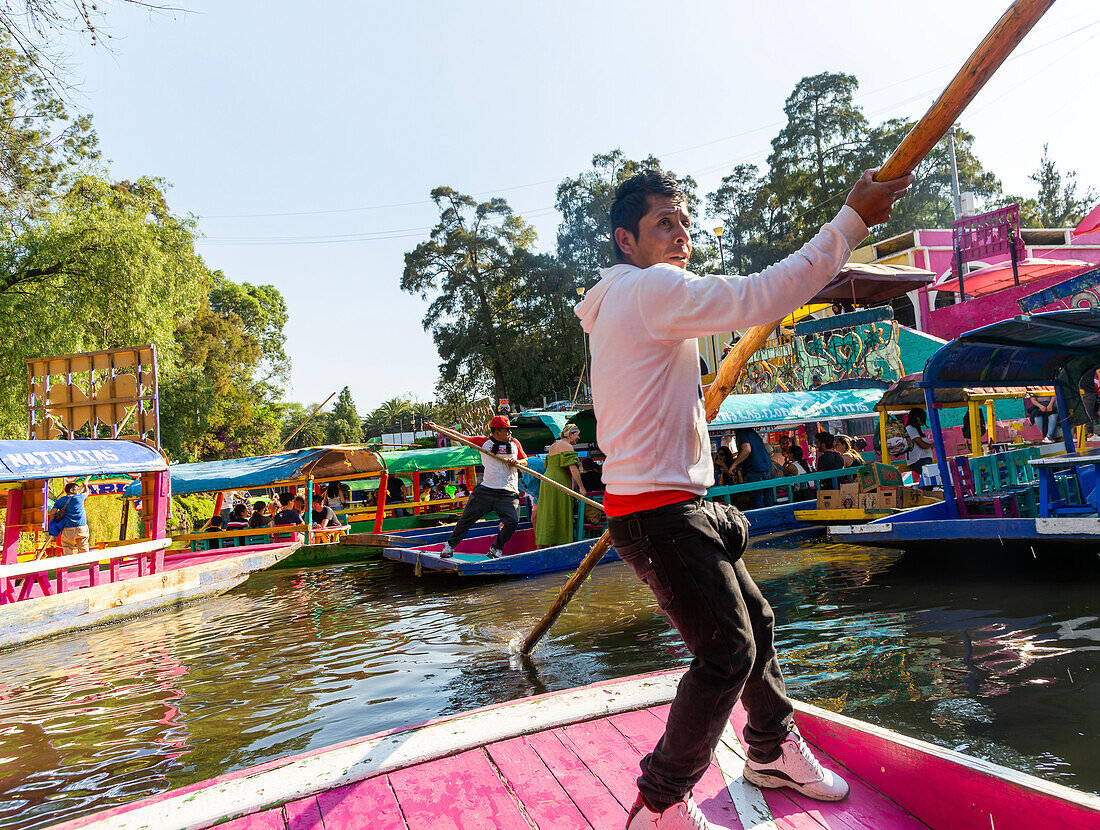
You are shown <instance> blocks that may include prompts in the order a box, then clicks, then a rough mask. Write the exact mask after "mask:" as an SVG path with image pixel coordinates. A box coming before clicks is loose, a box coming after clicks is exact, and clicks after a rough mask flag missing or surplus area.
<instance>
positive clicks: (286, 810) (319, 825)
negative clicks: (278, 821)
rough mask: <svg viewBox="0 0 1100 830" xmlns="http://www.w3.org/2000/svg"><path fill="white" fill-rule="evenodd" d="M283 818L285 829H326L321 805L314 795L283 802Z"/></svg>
mask: <svg viewBox="0 0 1100 830" xmlns="http://www.w3.org/2000/svg"><path fill="white" fill-rule="evenodd" d="M283 818H284V819H285V820H286V830H326V828H325V822H324V819H322V818H321V806H320V805H319V804H318V803H317V799H316V798H315V797H314V796H309V797H308V798H303V799H300V800H298V801H291V802H290V803H289V804H284V805H283ZM330 826H331V825H330Z"/></svg>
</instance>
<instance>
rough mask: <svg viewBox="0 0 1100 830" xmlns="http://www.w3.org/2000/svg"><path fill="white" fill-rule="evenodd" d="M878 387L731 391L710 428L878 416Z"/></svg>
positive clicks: (725, 428)
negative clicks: (876, 407)
mask: <svg viewBox="0 0 1100 830" xmlns="http://www.w3.org/2000/svg"><path fill="white" fill-rule="evenodd" d="M881 397H882V390H881V389H820V390H817V391H814V392H775V393H761V394H753V395H730V396H729V397H728V398H726V400H725V401H724V402H723V403H722V408H721V409H720V410H718V415H717V417H715V419H714V420H713V421H712V422H711V424H710V429H711V430H727V429H734V428H737V427H762V426H783V425H792V426H793V425H795V424H804V423H806V422H807V421H840V420H845V419H848V418H877V417H878V416H877V414H876V413H875V405H876V404H878V402H879V399H880V398H881Z"/></svg>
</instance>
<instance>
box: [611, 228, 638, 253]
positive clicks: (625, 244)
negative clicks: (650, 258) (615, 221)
mask: <svg viewBox="0 0 1100 830" xmlns="http://www.w3.org/2000/svg"><path fill="white" fill-rule="evenodd" d="M634 241H635V240H634V234H632V233H631V232H630V231H628V230H627V229H626V228H615V242H616V243H617V244H618V246H619V250H621V251H622V252H623V256H625V257H627V259H629V258H630V257H632V256H634Z"/></svg>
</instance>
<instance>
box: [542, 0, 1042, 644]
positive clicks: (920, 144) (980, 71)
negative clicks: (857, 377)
mask: <svg viewBox="0 0 1100 830" xmlns="http://www.w3.org/2000/svg"><path fill="white" fill-rule="evenodd" d="M1053 5H1054V0H1016V2H1015V3H1013V4H1012V5H1011V6H1009V7H1008V11H1006V12H1005V13H1004V14H1003V15H1001V19H1000V20H998V21H997V23H996V25H995V26H994V27H993V28H992V29H990V30H989V34H987V35H986V36H985V38H984V39H983V40H982V42H981V43H979V44H978V48H976V49H975V50H974V52H973V53H972V54H971V55H970V57H969V58H967V59H966V63H964V64H963V65H962V68H961V69H960V70H959V71H958V73H957V74H956V75H955V77H954V78H952V79H951V83H949V84H948V85H947V88H946V89H944V91H943V92H942V93H940V96H939V97H938V98H937V99H936V100H935V101H934V102H933V103H932V106H931V107H929V108H928V112H926V113H925V114H924V117H923V118H921V120H920V121H918V122H917V123H916V125H915V126H914V127H913V129H912V130H910V131H909V134H908V135H907V136H905V138H904V139H902V142H901V144H899V145H898V148H897V149H896V150H894V152H893V153H891V154H890V158H888V159H887V160H886V163H885V164H883V165H882V167H881V168H880V169H879V171H878V173H876V174H875V181H880V182H884V181H890V180H891V179H896V178H899V177H901V176H904V175H905V174H906V173H911V172H912V171H913V170H914V169H916V166H917V165H918V164H920V162H921V160H922V159H923V158H924V157H925V156H926V155H928V152H929V151H930V150H931V149H932V148H933V147H935V146H936V144H937V143H938V142H939V140H940V139H941V138H943V137H944V136H945V135H946V134H947V131H948V130H949V129H951V126H952V125H953V124H954V123H955V120H956V119H957V118H958V117H959V115H960V114H961V113H962V111H963V110H964V109H966V105H967V104H969V103H970V102H971V101H972V100H973V99H974V96H975V95H977V94H978V92H979V91H980V90H981V88H982V87H983V86H985V83H986V81H988V80H989V79H990V78H991V77H992V76H993V73H994V72H996V71H997V69H998V68H999V67H1000V66H1001V64H1002V63H1004V61H1005V58H1007V57H1008V56H1009V55H1010V54H1011V53H1012V50H1013V49H1015V48H1016V46H1017V44H1019V42H1020V41H1021V40H1023V39H1024V36H1025V35H1027V33H1028V32H1030V31H1031V29H1032V27H1034V26H1035V24H1036V23H1038V22H1039V18H1041V17H1042V16H1043V15H1044V14H1045V13H1046V10H1047V9H1049V8H1050V7H1051V6H1053ZM779 322H780V321H779V320H776V321H775V322H774V323H764V324H762V325H759V326H753V327H752V328H750V329H749V330H748V331H747V332H746V333H745V336H744V337H742V338H741V339H740V340H739V341H737V344H736V345H735V346H734V347H733V349H731V350H730V353H729V354H728V355H726V357H725V359H724V360H723V361H722V365H721V366H719V367H718V373H717V375H715V378H714V382H713V383H712V384H711V385H710V387H709V388H708V389H707V392H706V395H705V396H704V399H703V405H704V407H705V408H706V413H707V420H708V421H712V420H714V417H715V416H716V415H717V414H718V409H719V407H721V406H722V401H724V400H725V399H726V398H727V397H728V396H729V394H730V392H732V391H733V387H734V385H735V384H736V383H737V376H738V375H740V374H741V370H742V369H744V368H745V364H746V363H748V362H749V359H750V358H751V357H752V356H753V354H754V353H755V352H756V350H757V349H759V348H760V347H761V346H762V345H763V344H764V342H765V341H766V340H767V339H768V338H769V337H771V335H772V332H774V331H775V329H776V327H777V326H778V325H779ZM609 547H611V537H610V535H609V534H608V533H607V531H606V530H605V531H604V534H603V536H601V537H600V539H599V541H598V542H596V544H595V546H593V548H592V550H591V551H590V552H589V554H588V556H586V557H585V558H584V560H583V561H582V562H581V564H580V566H579V567H578V568H577V570H576V572H575V573H574V574H573V575H572V576H571V577H570V578H569V581H568V582H567V583H566V584H565V587H564V588H562V590H561V593H560V594H559V595H558V598H557V599H556V600H554V604H553V605H552V606H551V607H550V610H549V611H548V612H547V614H546V616H545V617H543V618H542V620H540V621H539V624H538V625H537V626H535V628H534V630H533V631H532V632H531V633H530V634H529V635H528V636H527V639H526V640H524V641H523V645H521V646H520V654H530V653H531V650H532V649H533V648H534V647H535V646H536V645H537V644H538V642H539V640H540V639H542V636H543V635H544V634H545V633H546V632H547V631H549V630H550V626H552V625H553V624H554V621H555V620H556V619H557V618H558V615H559V614H561V612H562V611H563V610H564V608H565V606H566V605H567V604H568V603H569V600H571V599H572V598H573V595H574V594H575V593H576V592H577V589H578V588H580V586H581V583H582V582H584V580H585V578H586V577H587V576H588V574H589V572H590V571H591V570H592V569H593V568H594V567H596V563H597V562H599V561H600V559H602V558H603V555H604V554H605V553H607V549H608V548H609Z"/></svg>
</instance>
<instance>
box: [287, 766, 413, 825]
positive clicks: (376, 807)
mask: <svg viewBox="0 0 1100 830" xmlns="http://www.w3.org/2000/svg"><path fill="white" fill-rule="evenodd" d="M298 803H300V802H298ZM317 806H318V807H319V808H320V811H321V817H322V819H323V821H324V824H323V825H321V826H322V827H323V828H324V830H354V828H358V827H363V826H365V823H364V822H365V821H368V822H369V824H370V827H371V828H372V830H408V825H407V824H406V823H405V819H404V817H403V816H402V814H401V806H400V805H399V804H398V803H397V796H396V795H395V794H394V792H393V788H392V787H391V786H390V780H389V777H388V776H386V775H376V776H375V777H373V778H368V779H366V780H365V781H358V782H356V783H354V784H349V785H347V786H346V787H337V788H336V789H334V790H329V791H328V792H323V793H319V794H318V795H317ZM288 830H291V828H288Z"/></svg>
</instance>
